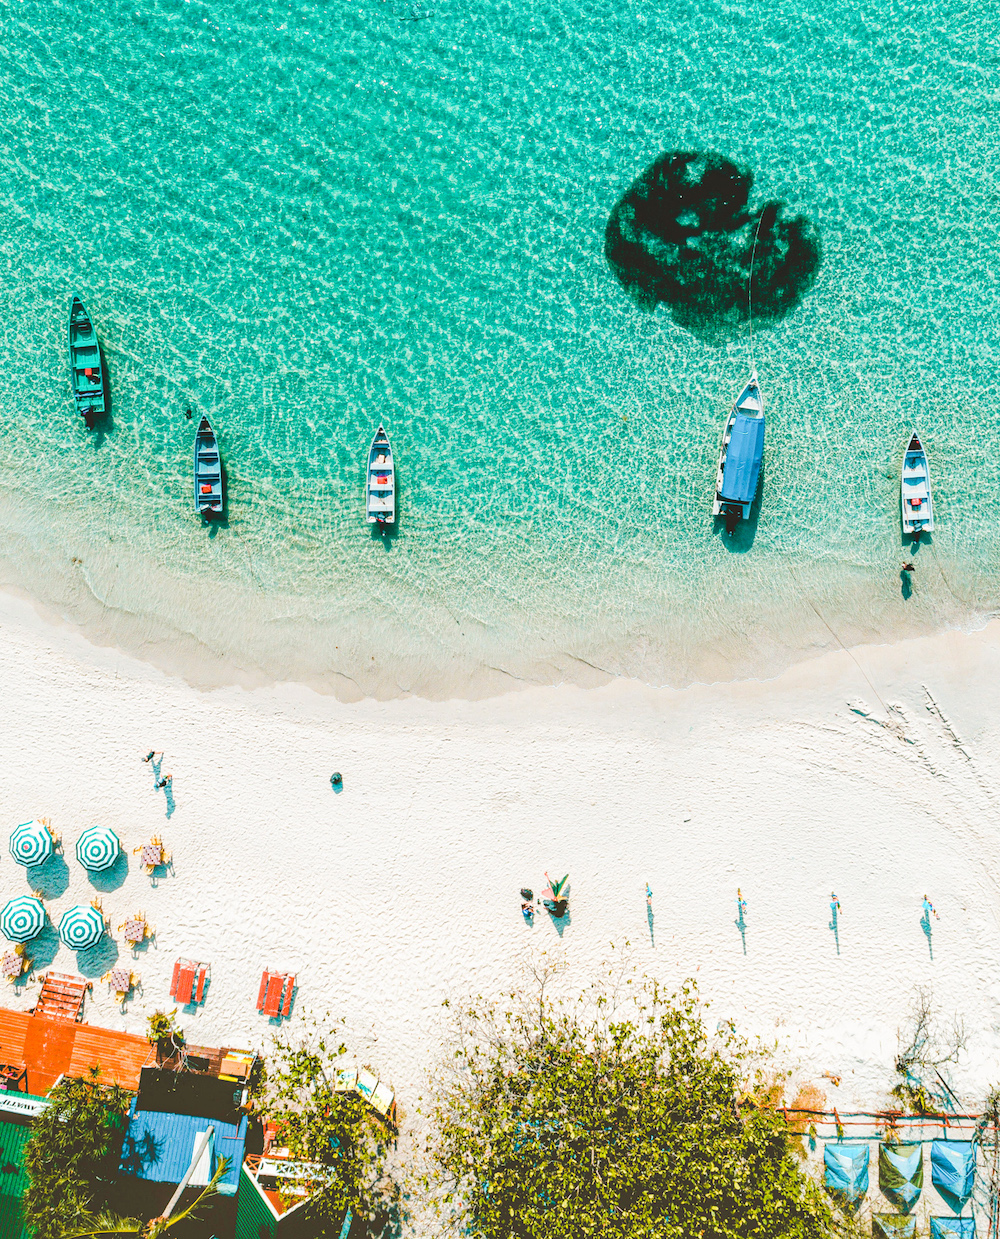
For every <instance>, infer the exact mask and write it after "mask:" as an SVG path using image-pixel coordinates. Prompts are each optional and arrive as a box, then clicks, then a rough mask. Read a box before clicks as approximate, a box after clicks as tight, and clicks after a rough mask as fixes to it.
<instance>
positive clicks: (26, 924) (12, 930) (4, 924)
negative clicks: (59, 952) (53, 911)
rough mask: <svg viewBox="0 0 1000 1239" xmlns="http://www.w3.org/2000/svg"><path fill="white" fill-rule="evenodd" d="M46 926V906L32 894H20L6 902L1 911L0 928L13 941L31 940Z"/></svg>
mask: <svg viewBox="0 0 1000 1239" xmlns="http://www.w3.org/2000/svg"><path fill="white" fill-rule="evenodd" d="M44 926H45V907H44V906H43V904H42V901H41V900H40V899H35V898H34V897H33V896H32V895H18V897H17V898H16V899H10V900H8V901H7V903H5V904H4V908H3V911H2V912H0V930H2V931H3V936H4V937H5V938H9V939H10V941H11V942H30V941H31V939H32V938H36V937H37V936H38V935H39V934H40V933H41V932H42V929H43V928H44Z"/></svg>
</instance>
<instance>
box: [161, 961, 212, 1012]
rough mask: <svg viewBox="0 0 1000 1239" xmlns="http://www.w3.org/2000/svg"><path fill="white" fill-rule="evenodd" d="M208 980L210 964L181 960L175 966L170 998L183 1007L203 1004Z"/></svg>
mask: <svg viewBox="0 0 1000 1239" xmlns="http://www.w3.org/2000/svg"><path fill="white" fill-rule="evenodd" d="M207 978H208V964H196V963H194V962H193V961H192V960H190V959H179V960H178V961H177V963H176V964H174V975H173V977H172V979H171V981H170V997H171V998H174V999H176V1001H177V1002H179V1003H181V1005H182V1006H186V1005H188V1004H189V1003H192V1002H201V1000H202V999H203V998H204V997H205V981H206V980H207Z"/></svg>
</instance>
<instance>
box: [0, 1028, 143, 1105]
mask: <svg viewBox="0 0 1000 1239" xmlns="http://www.w3.org/2000/svg"><path fill="white" fill-rule="evenodd" d="M154 1054H155V1052H154V1050H153V1047H152V1046H151V1045H150V1044H149V1042H148V1041H147V1040H146V1038H145V1037H137V1036H135V1035H134V1034H132V1033H120V1032H112V1030H111V1029H108V1028H95V1027H94V1026H93V1025H92V1024H75V1023H73V1021H72V1020H63V1019H52V1018H50V1017H48V1016H44V1015H27V1014H26V1013H25V1012H24V1011H10V1010H8V1009H7V1008H5V1007H0V1058H2V1060H3V1061H4V1062H5V1063H9V1064H10V1065H11V1066H15V1067H23V1068H24V1069H25V1070H26V1071H27V1073H28V1088H29V1089H30V1090H31V1092H32V1093H34V1094H35V1095H36V1096H41V1095H44V1094H45V1093H47V1092H48V1091H49V1089H50V1088H51V1087H52V1086H53V1084H55V1082H56V1080H58V1079H59V1077H60V1076H63V1075H68V1076H85V1075H87V1074H88V1072H89V1071H90V1068H91V1067H92V1066H94V1065H99V1066H100V1070H101V1075H100V1078H101V1081H102V1083H104V1084H121V1085H122V1086H123V1087H125V1088H128V1089H132V1090H135V1089H137V1088H138V1087H139V1073H140V1071H141V1070H142V1068H143V1066H144V1065H145V1064H146V1063H147V1062H152V1061H153V1058H154Z"/></svg>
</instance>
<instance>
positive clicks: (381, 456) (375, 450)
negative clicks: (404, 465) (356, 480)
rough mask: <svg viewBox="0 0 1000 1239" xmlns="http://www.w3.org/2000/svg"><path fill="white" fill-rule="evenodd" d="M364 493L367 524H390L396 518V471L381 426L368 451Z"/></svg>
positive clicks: (387, 437) (388, 444)
mask: <svg viewBox="0 0 1000 1239" xmlns="http://www.w3.org/2000/svg"><path fill="white" fill-rule="evenodd" d="M365 494H366V503H365V510H366V513H367V515H368V523H369V525H391V524H392V523H393V521H395V519H396V471H395V469H394V467H393V463H392V447H391V445H390V443H389V436H388V435H387V434H386V433H385V430H384V429H383V427H381V426H379V428H378V430H376V432H375V438H374V439H372V445H371V449H370V450H369V452H368V481H367V483H366V488H365Z"/></svg>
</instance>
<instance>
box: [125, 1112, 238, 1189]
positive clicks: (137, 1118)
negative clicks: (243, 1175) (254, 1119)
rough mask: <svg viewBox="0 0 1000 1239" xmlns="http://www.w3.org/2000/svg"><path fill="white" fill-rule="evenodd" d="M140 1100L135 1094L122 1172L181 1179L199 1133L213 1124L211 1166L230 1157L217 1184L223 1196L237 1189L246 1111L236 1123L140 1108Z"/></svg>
mask: <svg viewBox="0 0 1000 1239" xmlns="http://www.w3.org/2000/svg"><path fill="white" fill-rule="evenodd" d="M138 1101H139V1099H138V1098H136V1099H135V1101H133V1102H132V1107H131V1109H130V1110H129V1123H128V1131H127V1132H126V1134H125V1143H124V1145H123V1147H122V1164H121V1170H122V1173H123V1174H128V1175H134V1176H135V1177H136V1178H137V1179H148V1180H151V1181H152V1182H154V1183H180V1181H181V1180H182V1179H183V1178H184V1175H185V1174H186V1173H187V1169H188V1167H189V1166H190V1165H191V1158H192V1156H193V1154H194V1151H195V1144H196V1141H197V1139H198V1136H199V1134H200V1133H202V1132H204V1131H207V1130H208V1128H209V1127H214V1128H215V1135H214V1138H213V1144H214V1162H213V1164H212V1167H211V1169H212V1171H214V1170H215V1168H216V1166H217V1165H218V1163H219V1162H220V1161H221V1160H222V1158H224V1157H226V1158H228V1159H229V1166H228V1168H227V1169H226V1173H225V1174H224V1175H223V1176H222V1178H221V1179H220V1180H219V1184H218V1188H219V1191H220V1192H221V1193H222V1194H223V1195H224V1196H232V1195H233V1194H234V1193H235V1191H236V1188H237V1186H238V1184H239V1178H240V1167H241V1166H242V1164H243V1152H244V1146H245V1144H246V1137H247V1116H246V1115H245V1114H241V1115H240V1118H239V1122H238V1123H235V1124H234V1123H226V1122H225V1121H223V1120H222V1119H215V1118H205V1117H204V1116H203V1115H193V1114H170V1113H168V1112H167V1111H166V1110H140V1109H138Z"/></svg>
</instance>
